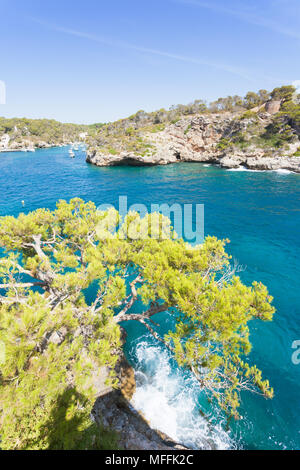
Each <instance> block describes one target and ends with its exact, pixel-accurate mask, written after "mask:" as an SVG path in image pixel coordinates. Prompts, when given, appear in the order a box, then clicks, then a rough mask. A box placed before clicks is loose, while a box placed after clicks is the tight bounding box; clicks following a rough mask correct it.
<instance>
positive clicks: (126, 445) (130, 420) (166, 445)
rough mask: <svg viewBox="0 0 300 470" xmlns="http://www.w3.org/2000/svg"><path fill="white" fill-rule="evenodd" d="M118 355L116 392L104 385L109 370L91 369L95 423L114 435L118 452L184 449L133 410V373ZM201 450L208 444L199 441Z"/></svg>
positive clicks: (207, 446) (123, 334)
mask: <svg viewBox="0 0 300 470" xmlns="http://www.w3.org/2000/svg"><path fill="white" fill-rule="evenodd" d="M125 340H126V333H125V330H123V329H122V341H123V342H124V341H125ZM118 354H119V360H118V362H117V365H116V368H115V370H116V374H117V378H118V381H119V388H118V389H113V388H112V387H107V386H106V385H105V383H106V379H107V377H108V376H109V370H106V369H105V368H102V369H101V370H98V371H96V370H95V373H94V374H93V383H94V384H95V385H96V389H97V394H98V396H97V399H96V402H95V404H94V407H93V412H92V414H93V418H94V419H95V421H96V422H97V423H98V424H99V425H101V426H104V428H107V429H110V430H113V431H115V432H116V433H117V436H118V439H117V440H118V446H119V449H126V450H174V449H175V450H176V449H186V447H184V446H183V445H181V444H180V443H177V442H175V441H173V440H172V439H171V438H170V437H168V436H167V435H165V434H164V433H161V432H160V431H159V430H156V429H152V428H151V426H150V425H149V423H148V422H147V420H146V419H145V418H144V417H143V416H142V415H141V414H140V413H139V411H138V410H136V409H135V408H134V407H133V405H132V404H131V399H132V397H133V394H134V392H135V389H136V383H135V373H134V370H133V368H132V367H131V366H130V364H129V363H128V362H127V360H126V358H125V356H124V354H123V352H122V351H119V352H118ZM203 447H205V448H209V449H210V448H211V444H210V443H209V442H203Z"/></svg>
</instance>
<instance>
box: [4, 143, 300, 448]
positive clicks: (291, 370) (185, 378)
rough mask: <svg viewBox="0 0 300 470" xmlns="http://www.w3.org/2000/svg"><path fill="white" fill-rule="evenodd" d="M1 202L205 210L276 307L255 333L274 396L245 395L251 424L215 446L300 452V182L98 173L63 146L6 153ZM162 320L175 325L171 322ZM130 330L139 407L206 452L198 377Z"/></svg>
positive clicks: (196, 168)
mask: <svg viewBox="0 0 300 470" xmlns="http://www.w3.org/2000/svg"><path fill="white" fill-rule="evenodd" d="M0 194H1V196H0V215H8V214H12V215H17V214H18V213H19V212H21V211H25V212H28V211H30V210H33V209H36V208H38V207H49V208H54V207H55V202H56V201H57V199H62V198H63V199H70V198H71V197H75V196H76V197H82V198H84V199H85V200H92V201H94V202H95V203H96V204H97V205H98V204H102V203H112V204H115V205H117V202H118V197H119V195H127V196H128V202H129V204H133V203H145V204H146V205H148V206H149V205H150V204H151V203H162V202H167V203H175V202H177V203H181V204H183V203H193V204H196V203H199V204H205V233H206V234H210V235H216V236H218V237H228V238H230V240H231V244H230V246H229V251H230V253H231V254H232V255H233V256H234V257H235V258H236V259H237V260H238V262H239V263H240V264H241V265H243V266H245V271H243V272H242V273H241V277H242V279H243V280H244V281H245V282H246V283H251V282H252V281H253V280H261V281H262V282H263V283H265V284H266V285H267V286H268V287H269V290H270V293H271V294H272V295H273V296H274V299H275V300H274V304H275V306H276V308H277V313H276V316H275V319H274V322H273V323H267V324H255V323H254V324H253V325H252V342H253V346H254V347H253V352H252V353H251V360H253V361H255V362H256V363H257V364H258V366H259V367H261V368H262V369H263V371H264V375H265V376H266V377H268V378H269V379H270V382H271V384H272V386H273V387H274V389H275V398H274V399H273V400H272V401H266V400H264V399H263V398H260V397H257V396H250V395H249V394H245V395H244V397H243V407H242V416H243V419H242V420H241V421H240V422H239V423H238V424H237V425H234V428H233V429H232V431H231V433H230V439H229V438H228V435H227V434H226V435H225V437H224V436H223V434H222V432H221V430H220V429H219V428H218V429H217V430H215V431H214V433H213V435H212V438H213V440H215V441H217V440H218V437H217V436H216V434H217V433H219V437H220V440H221V441H222V442H221V443H220V444H219V446H220V447H224V446H225V447H226V446H228V445H229V446H230V445H233V446H235V447H243V448H250V449H272V448H275V449H284V448H287V449H296V448H298V449H299V448H300V405H299V397H300V365H298V366H297V365H294V364H293V363H292V361H291V355H292V353H293V350H292V348H291V345H292V342H293V341H294V340H298V339H299V340H300V306H299V299H298V296H299V288H300V264H299V259H300V241H299V233H300V204H299V203H300V175H295V174H280V173H276V172H240V171H226V170H222V169H220V168H216V167H206V166H204V165H202V164H177V165H170V166H165V167H153V168H134V167H115V168H96V167H93V166H91V165H87V164H86V163H85V159H84V153H83V152H81V153H79V154H77V157H76V158H75V159H74V160H71V159H70V158H69V157H68V153H67V149H65V148H56V149H47V150H39V151H36V152H35V153H22V152H20V153H7V154H4V153H2V154H1V153H0ZM22 200H24V201H25V208H23V207H22V205H21V201H22ZM162 319H163V320H164V321H166V324H167V325H171V320H170V318H169V317H167V316H164V318H162ZM126 328H127V330H128V334H129V337H128V338H129V341H128V345H127V353H128V355H129V357H130V359H131V361H132V362H133V363H134V364H135V366H136V368H137V370H138V373H137V377H138V384H139V387H138V391H137V395H136V397H135V401H136V404H137V406H140V407H142V406H144V407H145V405H142V401H145V399H147V403H148V405H147V406H146V409H145V410H143V411H144V412H145V413H146V414H147V413H148V414H149V419H150V421H152V422H154V424H156V425H158V426H159V425H160V423H161V426H160V427H161V428H163V429H162V430H165V431H168V432H169V434H173V435H174V436H175V437H178V438H179V439H182V440H184V439H185V442H186V443H188V444H190V445H193V446H194V447H197V445H198V440H197V439H198V437H199V436H200V437H201V433H202V434H203V435H205V436H207V431H206V430H205V429H203V426H204V424H203V423H202V424H201V426H200V428H201V429H199V426H198V425H197V424H196V421H197V416H198V415H197V414H196V413H197V400H198V399H199V397H198V395H197V394H198V389H197V388H196V387H195V384H194V383H193V381H192V379H191V377H190V376H189V375H188V374H186V373H184V372H182V371H179V372H178V371H177V372H176V369H175V367H174V364H172V361H170V360H169V358H168V356H167V355H166V353H165V352H164V351H162V350H161V348H160V347H159V346H157V345H156V344H155V343H153V342H152V340H150V339H149V338H148V336H147V335H146V333H145V331H144V330H143V329H142V327H140V326H139V325H138V326H136V325H134V324H131V325H127V327H126ZM140 334H141V335H143V337H142V340H141V339H140V336H139V335H140ZM137 338H139V340H138V341H137ZM146 344H147V345H148V347H147V348H146V347H145V346H146ZM149 344H150V345H151V347H150V348H149ZM160 373H163V375H162V376H161V375H159V374H160ZM162 382H164V385H163V386H162ZM151 397H152V398H151ZM151 400H152V403H151ZM199 400H200V401H201V397H200V399H199ZM213 413H215V411H214V410H213ZM197 426H198V427H197ZM196 435H198V437H195V436H196ZM182 436H185V437H182ZM224 442H225V444H224Z"/></svg>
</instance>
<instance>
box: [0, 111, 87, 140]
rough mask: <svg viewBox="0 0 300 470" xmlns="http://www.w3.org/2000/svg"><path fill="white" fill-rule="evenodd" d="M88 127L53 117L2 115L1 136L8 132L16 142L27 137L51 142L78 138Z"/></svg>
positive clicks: (0, 119) (0, 123)
mask: <svg viewBox="0 0 300 470" xmlns="http://www.w3.org/2000/svg"><path fill="white" fill-rule="evenodd" d="M94 126H96V125H94ZM87 129H88V127H87V126H84V125H78V124H64V123H61V122H58V121H55V120H53V119H26V118H12V119H6V118H3V117H0V137H1V135H2V134H8V135H9V136H10V138H11V139H12V140H14V141H16V142H22V141H24V140H26V138H27V139H29V140H30V141H31V142H33V143H36V142H38V141H44V142H46V143H49V144H58V143H64V142H68V141H75V140H78V135H79V133H80V132H85V131H87Z"/></svg>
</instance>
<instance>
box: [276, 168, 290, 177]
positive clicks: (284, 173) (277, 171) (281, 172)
mask: <svg viewBox="0 0 300 470" xmlns="http://www.w3.org/2000/svg"><path fill="white" fill-rule="evenodd" d="M274 171H275V172H276V173H279V174H280V175H289V174H290V173H295V172H294V171H291V170H285V169H284V168H279V170H274Z"/></svg>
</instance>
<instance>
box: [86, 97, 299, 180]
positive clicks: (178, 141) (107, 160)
mask: <svg viewBox="0 0 300 470" xmlns="http://www.w3.org/2000/svg"><path fill="white" fill-rule="evenodd" d="M278 106H280V102H278V103H277V102H274V101H272V102H270V103H267V104H266V107H265V108H264V109H263V110H261V112H259V113H258V114H257V120H258V123H259V125H261V127H262V128H265V127H266V126H267V125H268V124H269V123H270V120H271V118H272V114H273V113H275V112H277V111H278V109H279V108H278ZM266 111H268V112H266ZM251 119H253V117H251V115H250V116H249V118H243V119H241V116H240V115H237V114H232V113H220V114H211V115H198V116H193V117H188V118H183V119H181V120H179V121H178V122H177V123H175V124H171V125H169V126H168V127H166V128H165V129H164V130H163V131H160V132H157V133H147V134H145V136H144V137H145V139H147V141H148V142H150V143H151V146H152V148H153V151H152V153H151V155H144V156H142V155H137V154H135V153H133V152H125V151H124V152H120V153H118V154H116V155H111V154H109V155H108V154H105V153H103V152H102V151H101V149H98V150H97V149H92V150H89V149H88V150H87V158H86V161H87V162H88V163H92V164H94V165H97V166H116V165H131V166H153V165H167V164H171V163H179V162H210V163H214V164H218V165H220V166H222V167H224V168H238V167H239V166H244V167H246V168H251V169H256V170H262V169H263V170H278V169H286V170H290V171H293V172H297V173H300V158H299V157H296V156H293V155H294V154H295V152H296V151H297V150H298V149H299V146H300V142H299V140H298V141H297V140H296V141H295V142H294V143H292V144H290V145H289V146H287V147H286V148H285V149H281V150H278V149H277V150H276V149H268V150H266V149H265V148H259V147H257V146H253V145H247V146H245V147H244V148H242V147H238V146H234V147H232V146H228V148H226V145H225V146H224V145H221V144H222V142H224V141H228V140H230V139H231V138H232V136H237V135H242V136H243V138H244V139H245V140H247V138H248V135H247V132H248V127H249V124H251Z"/></svg>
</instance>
